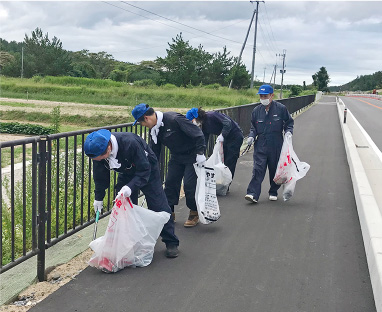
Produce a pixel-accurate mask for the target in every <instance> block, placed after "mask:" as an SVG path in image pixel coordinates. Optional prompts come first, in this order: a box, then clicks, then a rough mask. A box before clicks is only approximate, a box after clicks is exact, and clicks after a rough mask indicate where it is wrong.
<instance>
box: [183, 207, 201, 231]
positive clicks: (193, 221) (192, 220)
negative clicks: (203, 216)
mask: <svg viewBox="0 0 382 312" xmlns="http://www.w3.org/2000/svg"><path fill="white" fill-rule="evenodd" d="M198 223H199V215H198V212H197V211H193V210H190V215H189V216H188V219H187V221H186V222H185V223H184V224H183V225H184V227H194V226H196V225H197V224H198Z"/></svg>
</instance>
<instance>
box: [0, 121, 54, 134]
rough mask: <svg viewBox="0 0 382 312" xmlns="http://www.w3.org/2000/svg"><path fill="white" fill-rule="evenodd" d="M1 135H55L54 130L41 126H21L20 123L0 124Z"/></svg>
mask: <svg viewBox="0 0 382 312" xmlns="http://www.w3.org/2000/svg"><path fill="white" fill-rule="evenodd" d="M0 132H1V133H11V134H29V135H48V134H51V133H53V132H54V131H53V129H52V128H49V127H43V126H39V125H30V124H20V123H18V122H2V123H0Z"/></svg>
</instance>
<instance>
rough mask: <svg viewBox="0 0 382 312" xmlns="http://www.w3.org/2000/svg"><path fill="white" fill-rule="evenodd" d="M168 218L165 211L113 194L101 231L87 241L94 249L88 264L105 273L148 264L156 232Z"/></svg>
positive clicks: (156, 236) (151, 257)
mask: <svg viewBox="0 0 382 312" xmlns="http://www.w3.org/2000/svg"><path fill="white" fill-rule="evenodd" d="M169 219H170V214H169V213H167V212H165V211H161V212H155V211H152V210H149V209H146V208H143V207H141V206H137V205H133V204H132V203H131V201H130V198H129V197H124V196H123V195H122V194H121V195H119V196H117V198H116V200H115V204H114V206H113V209H112V212H111V214H110V217H109V223H108V226H107V229H106V232H105V235H104V236H101V237H99V238H97V239H96V240H94V241H92V242H91V243H90V244H89V247H90V248H91V249H92V250H93V251H94V254H93V256H92V257H91V258H90V260H89V265H90V266H92V267H95V268H98V269H101V270H102V271H104V272H106V273H115V272H117V271H119V270H121V269H123V268H125V267H127V266H131V267H144V266H147V265H149V264H150V263H151V262H152V259H153V256H154V247H155V244H156V242H157V239H158V237H159V234H160V233H161V231H162V229H163V226H164V225H165V224H166V223H167V221H168V220H169Z"/></svg>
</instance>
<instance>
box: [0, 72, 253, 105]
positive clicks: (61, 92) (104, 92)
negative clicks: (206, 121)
mask: <svg viewBox="0 0 382 312" xmlns="http://www.w3.org/2000/svg"><path fill="white" fill-rule="evenodd" d="M27 92H28V94H27ZM256 92H257V89H253V90H233V89H228V88H226V87H221V88H219V89H211V88H204V87H194V88H168V87H166V86H163V87H157V86H150V87H134V86H130V85H128V84H125V83H121V82H114V81H110V80H100V79H87V78H74V77H44V78H42V77H38V78H36V77H35V78H31V79H20V78H7V77H4V76H1V77H0V96H1V97H11V98H23V99H26V98H27V97H28V99H36V100H49V101H61V102H76V103H89V104H106V105H126V106H131V107H132V106H135V105H136V104H139V103H142V102H144V103H147V104H149V105H151V106H153V107H171V108H179V107H186V108H187V107H195V106H202V107H229V106H237V105H242V104H248V103H253V102H258V99H259V97H258V95H256Z"/></svg>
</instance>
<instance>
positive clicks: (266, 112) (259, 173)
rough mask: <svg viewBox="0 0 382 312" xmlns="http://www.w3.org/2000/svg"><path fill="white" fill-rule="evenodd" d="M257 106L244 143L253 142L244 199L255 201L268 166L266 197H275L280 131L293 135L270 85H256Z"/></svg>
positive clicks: (286, 116)
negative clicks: (250, 165)
mask: <svg viewBox="0 0 382 312" xmlns="http://www.w3.org/2000/svg"><path fill="white" fill-rule="evenodd" d="M257 94H259V95H260V102H261V105H258V106H256V107H255V108H254V109H253V111H252V119H251V130H250V133H249V136H248V139H247V143H248V145H251V144H252V143H253V142H255V144H254V148H253V172H252V179H251V182H250V183H249V185H248V188H247V195H245V199H246V200H248V201H250V202H251V203H257V201H258V200H259V197H260V192H261V183H262V182H263V180H264V176H265V172H266V170H267V167H268V171H269V180H270V189H269V200H277V191H278V189H279V188H280V185H277V184H276V183H275V182H273V178H274V176H275V173H276V168H277V163H278V161H279V157H280V152H281V147H282V145H283V141H284V136H283V134H285V133H287V132H290V133H291V134H293V124H294V120H293V118H292V117H291V115H290V114H289V112H288V109H287V108H286V107H285V106H284V105H283V104H281V103H279V102H276V101H273V97H274V94H273V88H272V86H270V85H262V86H261V87H260V88H259V92H258V93H257Z"/></svg>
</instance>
